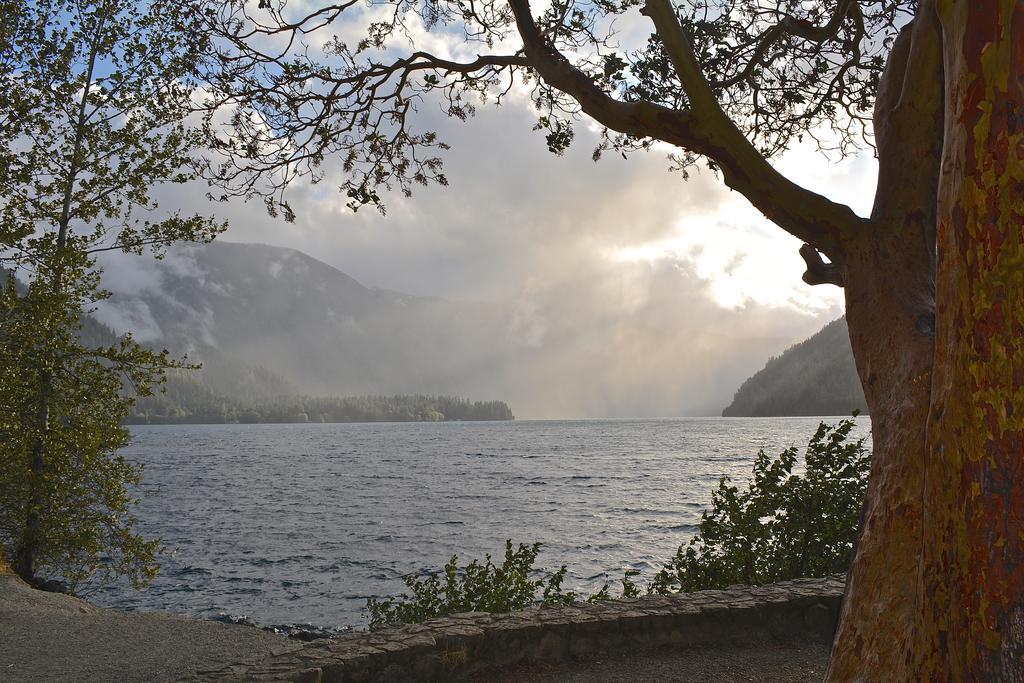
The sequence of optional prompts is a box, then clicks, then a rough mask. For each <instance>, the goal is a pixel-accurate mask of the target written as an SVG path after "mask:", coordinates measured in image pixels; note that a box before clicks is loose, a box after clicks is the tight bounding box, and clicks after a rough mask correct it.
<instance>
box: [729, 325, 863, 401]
mask: <svg viewBox="0 0 1024 683" xmlns="http://www.w3.org/2000/svg"><path fill="white" fill-rule="evenodd" d="M854 410H860V411H861V412H867V406H866V403H865V401H864V391H863V389H862V388H861V385H860V379H859V378H858V376H857V369H856V366H855V365H854V360H853V350H852V349H851V348H850V338H849V334H848V331H847V327H846V318H845V317H843V318H839V319H838V320H835V321H833V322H831V323H829V324H828V325H826V326H825V328H824V329H822V330H821V331H820V332H818V333H817V334H815V335H814V336H813V337H811V338H809V339H807V340H806V341H803V342H800V343H799V344H796V345H794V346H791V347H790V348H789V349H787V350H786V351H785V352H784V353H783V354H782V355H781V356H779V357H778V358H771V359H769V361H768V363H767V364H766V365H765V367H764V369H763V370H761V371H759V372H758V373H757V374H755V375H754V376H753V377H751V378H749V379H748V380H747V381H745V382H744V383H743V384H742V386H740V388H739V390H737V392H736V396H735V397H734V398H733V401H732V403H731V404H730V405H729V406H728V407H727V408H726V409H725V410H723V411H722V416H723V417H775V416H786V415H849V414H850V413H852V412H853V411H854Z"/></svg>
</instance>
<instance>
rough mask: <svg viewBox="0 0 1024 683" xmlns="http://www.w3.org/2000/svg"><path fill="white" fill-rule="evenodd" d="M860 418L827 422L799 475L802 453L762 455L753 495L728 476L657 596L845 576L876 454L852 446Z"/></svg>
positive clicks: (662, 576) (657, 586)
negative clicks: (799, 579)
mask: <svg viewBox="0 0 1024 683" xmlns="http://www.w3.org/2000/svg"><path fill="white" fill-rule="evenodd" d="M853 426H854V422H853V420H843V421H841V422H840V423H839V424H838V425H837V426H834V427H833V426H829V425H826V424H825V423H821V424H820V425H819V426H818V429H817V431H816V432H815V433H814V436H813V437H811V440H810V442H809V443H808V444H807V450H806V453H805V456H804V460H805V463H806V470H805V472H804V473H803V474H794V473H793V469H794V467H795V465H796V464H797V461H798V458H797V449H796V448H795V447H791V448H787V449H786V450H785V451H783V452H782V453H781V454H780V455H779V457H777V458H774V459H771V458H769V457H768V456H767V455H766V454H765V452H764V451H763V450H762V451H760V452H759V453H758V454H757V460H755V462H754V472H753V475H754V476H753V479H752V480H751V481H750V482H749V483H748V486H747V488H746V490H742V491H741V490H740V489H739V488H737V487H736V486H733V485H732V484H731V483H730V482H729V480H728V479H726V478H722V480H721V481H720V482H719V485H718V489H717V490H716V491H714V492H713V493H712V499H711V509H710V510H708V511H705V512H704V513H703V515H702V517H701V522H700V525H699V533H698V534H697V535H696V536H695V537H694V538H693V540H692V541H690V543H688V544H685V545H682V546H680V547H679V550H678V552H677V553H676V556H675V557H674V558H672V560H671V561H669V562H668V564H667V565H666V566H665V567H664V568H663V569H662V570H661V571H660V572H658V574H657V575H656V576H655V578H654V582H653V584H652V585H651V586H650V592H654V593H662V594H664V593H671V592H677V591H684V592H689V591H696V590H705V589H711V588H725V587H727V586H731V585H736V584H746V585H760V584H765V583H774V582H776V581H785V580H787V579H794V578H799V577H805V576H816V577H821V576H828V575H830V574H838V573H842V572H845V571H846V570H847V569H848V568H849V566H850V563H851V561H852V560H853V546H854V542H855V540H856V538H857V528H858V525H859V521H860V513H861V507H862V505H863V501H864V492H865V491H866V490H867V482H868V471H869V469H870V453H869V452H868V450H867V449H866V448H865V447H864V440H863V439H859V440H857V441H848V437H849V434H850V431H851V430H852V429H853Z"/></svg>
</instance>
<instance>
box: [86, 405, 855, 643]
mask: <svg viewBox="0 0 1024 683" xmlns="http://www.w3.org/2000/svg"><path fill="white" fill-rule="evenodd" d="M837 420H838V418H835V419H831V420H827V421H830V422H836V421H837ZM818 421H819V420H818V418H782V419H779V418H771V419H753V418H750V419H743V418H694V419H675V420H607V421H605V420H591V421H551V422H449V423H415V424H310V425H187V426H140V427H132V428H131V430H132V437H133V439H132V445H131V446H130V447H129V448H127V449H125V451H124V454H125V455H126V456H127V457H129V458H130V459H134V460H137V461H140V462H142V463H144V464H145V480H144V486H143V489H144V496H143V503H142V506H141V508H140V510H139V517H140V522H141V525H140V526H141V530H142V531H143V533H144V534H146V535H149V536H159V537H160V538H162V539H163V541H164V543H165V545H166V547H167V550H168V553H169V554H168V555H166V556H165V557H164V558H163V560H162V566H163V570H162V573H161V575H160V576H159V577H158V578H157V579H156V580H155V581H154V582H153V583H152V584H151V585H150V586H149V587H148V588H147V589H144V590H142V591H139V592H132V591H130V590H127V589H125V588H124V587H120V586H118V587H113V588H111V589H107V590H106V591H104V592H102V593H99V594H93V595H90V596H88V597H90V598H91V599H92V600H94V601H96V602H99V603H101V604H105V605H110V606H117V607H122V608H127V609H146V610H148V609H162V610H169V611H173V612H178V613H183V614H190V615H193V616H198V617H207V618H208V617H216V616H218V615H221V614H228V615H232V616H247V617H249V618H250V619H252V620H254V621H256V622H258V623H263V624H282V623H310V624H314V625H316V626H320V627H336V626H349V625H351V626H361V625H363V624H364V623H365V613H364V610H363V608H364V606H365V603H366V599H367V598H368V597H371V596H383V595H388V594H393V593H397V592H401V590H402V588H403V586H402V583H401V577H402V576H404V575H406V574H409V573H413V572H420V571H423V570H426V569H433V568H437V567H440V566H442V565H443V564H444V563H445V561H446V560H447V559H448V557H449V556H451V555H452V554H453V553H458V554H459V556H460V558H466V559H467V560H468V559H471V558H476V557H483V555H484V554H485V553H491V554H492V555H496V556H497V555H501V554H502V552H503V546H504V539H506V538H511V539H513V540H514V541H522V542H533V541H541V542H543V543H544V549H543V551H542V552H541V555H540V558H539V560H538V563H539V564H540V565H541V566H546V567H549V568H552V569H554V568H557V566H558V565H561V564H566V565H568V571H569V573H568V577H567V584H568V586H569V587H572V588H578V589H582V590H587V591H592V590H596V589H598V588H599V587H600V586H601V585H602V584H603V583H604V582H605V581H612V582H617V581H618V580H619V579H621V577H622V570H623V569H626V568H635V569H640V570H641V571H642V572H643V574H644V575H646V576H648V577H649V576H651V575H652V574H653V573H654V571H655V570H656V569H657V568H658V567H659V566H660V563H661V562H663V561H664V560H666V559H667V558H669V557H670V556H671V555H672V554H673V553H674V552H675V549H676V548H677V547H678V546H679V544H680V543H682V542H684V541H686V540H688V539H689V538H690V536H691V535H692V534H693V532H694V530H695V527H694V525H695V524H696V523H697V522H698V521H699V519H700V513H701V510H703V509H704V507H705V506H706V505H707V504H708V502H709V501H710V497H711V490H712V489H713V488H714V487H715V486H716V485H717V483H718V478H719V477H720V476H723V475H726V476H730V477H733V478H734V479H739V480H741V481H745V480H746V478H747V476H748V475H749V470H750V465H751V463H752V462H753V458H754V456H755V455H756V453H757V450H758V448H761V447H764V448H765V450H766V451H768V452H769V453H777V452H778V451H779V450H781V449H782V448H784V447H786V446H789V445H805V444H806V442H807V439H808V438H809V437H810V435H811V434H812V433H813V431H814V429H815V427H816V426H817V424H818ZM858 423H859V424H858V428H857V434H859V435H864V434H866V432H867V429H868V426H869V423H868V421H867V419H866V418H860V419H859V420H858Z"/></svg>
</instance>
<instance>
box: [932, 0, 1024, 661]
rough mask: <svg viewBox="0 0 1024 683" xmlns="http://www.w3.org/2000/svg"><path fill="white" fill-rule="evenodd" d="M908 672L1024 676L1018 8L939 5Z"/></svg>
mask: <svg viewBox="0 0 1024 683" xmlns="http://www.w3.org/2000/svg"><path fill="white" fill-rule="evenodd" d="M938 12H939V16H940V18H941V22H942V29H943V40H944V48H943V56H944V63H945V71H946V83H947V92H948V96H947V98H946V126H945V144H944V148H943V161H942V177H941V180H940V183H939V216H938V276H937V300H938V311H937V328H936V331H937V339H936V341H937V344H936V353H935V370H934V377H933V381H932V389H931V415H930V419H929V424H928V443H927V449H928V450H927V454H928V459H927V465H926V472H925V495H924V501H925V507H924V556H923V561H922V570H921V581H920V585H919V590H918V601H919V609H918V613H917V624H916V625H917V629H916V638H915V647H914V657H915V667H916V671H915V673H917V674H919V675H920V676H921V677H922V679H927V680H993V681H994V680H1000V681H1021V680H1024V3H1022V2H1019V1H1015V0H1000V1H997V0H972V2H966V1H965V0H961V1H959V2H953V1H951V0H945V1H944V2H942V3H940V5H939V10H938Z"/></svg>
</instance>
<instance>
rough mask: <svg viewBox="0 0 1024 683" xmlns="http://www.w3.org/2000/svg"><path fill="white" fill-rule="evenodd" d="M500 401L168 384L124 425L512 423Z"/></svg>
mask: <svg viewBox="0 0 1024 683" xmlns="http://www.w3.org/2000/svg"><path fill="white" fill-rule="evenodd" d="M512 419H514V418H513V416H512V410H511V409H510V408H509V407H508V405H507V404H506V403H504V402H502V401H469V400H467V399H464V398H458V397H454V396H418V395H417V396H346V397H338V396H325V397H314V396H294V395H293V396H274V397H262V398H255V399H252V400H242V399H239V398H234V397H225V396H220V395H218V394H216V393H215V392H213V391H212V390H211V389H209V388H208V387H206V386H205V385H203V384H201V383H199V382H190V381H187V380H184V381H182V380H178V381H169V382H168V386H167V391H166V393H163V394H155V395H153V396H146V397H140V398H138V399H137V400H136V401H135V405H134V407H133V408H132V412H131V414H130V415H129V416H128V418H127V419H126V420H125V422H126V423H127V424H225V423H243V424H246V423H248V424H254V423H275V422H276V423H282V422H447V421H470V420H512Z"/></svg>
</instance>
